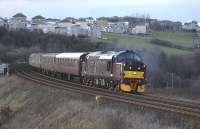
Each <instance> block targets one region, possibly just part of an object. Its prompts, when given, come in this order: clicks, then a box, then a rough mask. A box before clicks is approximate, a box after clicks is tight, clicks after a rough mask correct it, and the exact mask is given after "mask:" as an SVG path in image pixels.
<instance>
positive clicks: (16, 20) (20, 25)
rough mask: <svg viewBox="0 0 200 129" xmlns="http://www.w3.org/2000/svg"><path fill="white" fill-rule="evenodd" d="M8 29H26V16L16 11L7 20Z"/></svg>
mask: <svg viewBox="0 0 200 129" xmlns="http://www.w3.org/2000/svg"><path fill="white" fill-rule="evenodd" d="M8 25H9V29H14V30H16V29H26V26H27V20H26V16H25V15H23V14H22V13H17V14H16V15H14V16H13V17H12V18H11V19H9V20H8Z"/></svg>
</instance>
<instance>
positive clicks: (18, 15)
mask: <svg viewBox="0 0 200 129" xmlns="http://www.w3.org/2000/svg"><path fill="white" fill-rule="evenodd" d="M13 17H26V16H25V15H24V14H22V13H17V14H15V15H14V16H13Z"/></svg>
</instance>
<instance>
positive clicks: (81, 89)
mask: <svg viewBox="0 0 200 129" xmlns="http://www.w3.org/2000/svg"><path fill="white" fill-rule="evenodd" d="M16 74H17V75H18V76H20V77H23V78H26V79H28V80H31V81H34V82H36V83H39V84H43V85H46V86H50V87H54V88H59V89H62V90H67V91H73V92H78V93H83V94H88V95H100V96H102V97H104V98H107V99H111V100H115V101H120V102H124V103H129V104H133V105H137V106H141V107H144V108H151V109H156V110H161V111H165V112H173V113H178V114H182V115H187V116H191V117H196V118H200V104H199V103H196V102H189V101H182V100H176V99H168V98H166V97H158V96H153V95H136V94H125V93H116V92H113V91H110V90H105V89H100V88H96V87H87V86H83V85H81V84H79V83H74V82H68V81H63V80H59V79H55V78H53V77H49V76H46V75H42V74H40V73H37V72H35V71H31V70H28V69H26V70H22V69H18V70H16Z"/></svg>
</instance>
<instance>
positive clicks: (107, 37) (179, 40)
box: [103, 32, 194, 54]
mask: <svg viewBox="0 0 200 129" xmlns="http://www.w3.org/2000/svg"><path fill="white" fill-rule="evenodd" d="M193 36H194V33H188V32H153V33H152V35H150V36H135V35H125V34H114V33H104V34H103V41H104V42H105V41H106V42H112V43H118V44H123V45H124V46H126V45H127V46H128V48H130V46H132V47H133V49H138V50H144V49H156V50H161V51H164V52H166V53H168V54H189V53H191V52H189V51H184V50H180V49H175V48H169V47H164V46H159V45H153V44H151V43H150V41H151V40H152V39H155V38H157V39H161V40H166V41H170V42H172V43H173V44H176V45H180V46H184V47H192V46H193V45H194V41H193ZM131 49H132V48H131Z"/></svg>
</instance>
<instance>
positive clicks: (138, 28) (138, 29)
mask: <svg viewBox="0 0 200 129" xmlns="http://www.w3.org/2000/svg"><path fill="white" fill-rule="evenodd" d="M131 33H132V34H146V33H147V27H146V25H136V26H135V27H134V28H132V30H131Z"/></svg>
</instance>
